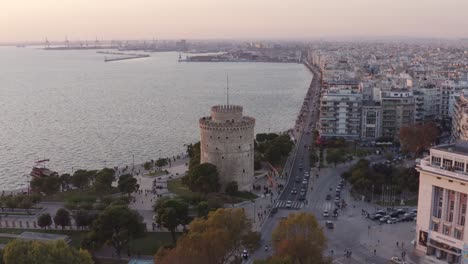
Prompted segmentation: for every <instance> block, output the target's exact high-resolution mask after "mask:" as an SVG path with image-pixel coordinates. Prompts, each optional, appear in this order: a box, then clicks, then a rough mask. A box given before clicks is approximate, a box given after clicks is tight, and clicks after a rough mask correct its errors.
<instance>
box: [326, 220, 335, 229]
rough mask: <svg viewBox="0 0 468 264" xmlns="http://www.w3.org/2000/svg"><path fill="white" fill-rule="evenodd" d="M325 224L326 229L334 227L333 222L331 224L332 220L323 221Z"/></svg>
mask: <svg viewBox="0 0 468 264" xmlns="http://www.w3.org/2000/svg"><path fill="white" fill-rule="evenodd" d="M325 226H326V227H327V228H328V229H333V228H335V224H333V222H332V221H326V222H325Z"/></svg>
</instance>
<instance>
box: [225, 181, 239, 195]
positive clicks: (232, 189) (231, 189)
mask: <svg viewBox="0 0 468 264" xmlns="http://www.w3.org/2000/svg"><path fill="white" fill-rule="evenodd" d="M225 191H226V193H227V194H229V195H231V196H232V195H236V193H237V192H238V191H239V186H238V185H237V182H236V181H232V182H230V183H228V184H227V185H226V188H225Z"/></svg>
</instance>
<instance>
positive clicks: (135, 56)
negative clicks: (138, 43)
mask: <svg viewBox="0 0 468 264" xmlns="http://www.w3.org/2000/svg"><path fill="white" fill-rule="evenodd" d="M97 53H102V54H111V55H124V57H115V58H107V57H104V62H111V61H119V60H131V59H141V58H147V57H149V56H150V55H148V54H128V53H121V52H97Z"/></svg>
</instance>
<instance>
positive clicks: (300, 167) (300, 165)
mask: <svg viewBox="0 0 468 264" xmlns="http://www.w3.org/2000/svg"><path fill="white" fill-rule="evenodd" d="M299 170H300V171H301V170H302V163H301V164H299Z"/></svg>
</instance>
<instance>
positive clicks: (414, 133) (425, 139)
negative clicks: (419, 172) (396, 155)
mask: <svg viewBox="0 0 468 264" xmlns="http://www.w3.org/2000/svg"><path fill="white" fill-rule="evenodd" d="M438 136H439V129H438V128H437V126H436V125H435V124H434V123H432V122H430V123H425V124H422V125H411V126H406V127H402V128H401V129H400V142H401V144H402V147H403V149H404V150H406V151H410V152H413V153H415V154H420V153H421V152H422V151H423V150H425V149H427V148H429V147H430V146H431V145H432V144H433V143H434V142H435V141H436V140H437V137H438Z"/></svg>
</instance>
